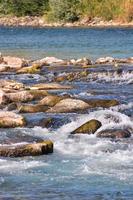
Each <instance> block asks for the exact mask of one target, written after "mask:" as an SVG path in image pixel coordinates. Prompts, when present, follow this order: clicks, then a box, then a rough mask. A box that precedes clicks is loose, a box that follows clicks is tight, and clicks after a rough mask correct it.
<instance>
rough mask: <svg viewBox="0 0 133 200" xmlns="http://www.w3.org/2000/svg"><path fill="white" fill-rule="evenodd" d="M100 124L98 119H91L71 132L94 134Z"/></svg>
mask: <svg viewBox="0 0 133 200" xmlns="http://www.w3.org/2000/svg"><path fill="white" fill-rule="evenodd" d="M101 126H102V124H101V122H100V121H98V120H95V119H92V120H90V121H88V122H86V123H85V124H83V125H82V126H80V127H79V128H77V129H76V130H74V131H73V132H72V133H71V134H94V133H95V132H96V131H97V130H98V129H99V128H100V127H101Z"/></svg>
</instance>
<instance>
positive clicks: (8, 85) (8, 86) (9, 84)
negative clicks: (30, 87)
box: [0, 79, 24, 91]
mask: <svg viewBox="0 0 133 200" xmlns="http://www.w3.org/2000/svg"><path fill="white" fill-rule="evenodd" d="M0 88H3V89H4V91H8V90H12V89H13V90H20V89H23V88H24V85H23V83H19V82H16V81H14V80H5V79H1V80H0Z"/></svg>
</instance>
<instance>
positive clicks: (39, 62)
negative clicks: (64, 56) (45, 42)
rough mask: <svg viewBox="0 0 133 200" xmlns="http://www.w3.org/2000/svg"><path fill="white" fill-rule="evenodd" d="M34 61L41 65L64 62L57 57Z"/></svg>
mask: <svg viewBox="0 0 133 200" xmlns="http://www.w3.org/2000/svg"><path fill="white" fill-rule="evenodd" d="M34 63H37V64H40V65H41V66H44V65H50V64H54V63H56V64H64V60H61V59H58V58H55V57H46V58H43V59H41V60H37V61H34Z"/></svg>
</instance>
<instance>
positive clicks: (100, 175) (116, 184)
mask: <svg viewBox="0 0 133 200" xmlns="http://www.w3.org/2000/svg"><path fill="white" fill-rule="evenodd" d="M0 51H1V52H2V53H4V54H10V55H15V56H16V55H18V56H22V57H23V56H24V57H25V58H31V59H36V58H41V57H45V56H56V57H59V58H73V57H77V58H79V57H82V56H87V57H90V58H92V59H95V58H97V57H101V56H114V57H121V58H123V57H130V56H133V29H122V28H117V29H116V28H107V29H94V28H93V29H87V28H76V29H73V28H71V29H67V28H56V29H53V28H44V29H36V28H3V27H1V28H0ZM120 68H121V69H122V73H121V74H118V73H117V72H116V70H117V69H116V68H111V67H110V66H105V67H100V68H92V69H90V68H89V72H90V73H89V75H88V76H87V77H86V79H85V80H82V81H81V80H78V81H74V82H69V83H68V82H66V84H72V85H73V86H74V88H73V89H72V90H68V91H58V93H59V94H64V93H65V94H66V93H67V94H69V95H72V96H73V97H74V98H82V99H110V98H113V99H117V100H118V101H119V102H120V105H119V106H115V107H113V108H109V109H103V108H96V109H94V110H87V113H86V114H78V113H72V114H70V113H66V114H46V113H35V114H25V115H24V116H25V117H26V119H27V121H28V122H31V121H32V122H33V121H34V122H37V121H38V120H39V119H43V118H49V117H52V118H56V119H57V121H56V122H55V123H54V124H53V126H51V127H50V128H48V129H47V128H42V127H34V128H28V127H27V128H15V129H1V130H0V141H3V140H7V139H9V138H12V137H13V136H14V135H15V136H16V135H17V136H18V137H19V138H21V135H23V136H24V135H30V136H38V137H41V138H42V139H46V138H49V139H51V140H52V141H53V142H54V153H53V154H51V155H47V156H46V155H44V156H39V157H25V158H0V199H2V200H36V199H37V200H132V199H133V136H132V137H131V138H129V139H125V140H118V141H114V140H109V139H98V138H96V136H95V135H80V136H77V137H74V138H71V137H70V135H69V134H70V133H71V131H73V130H74V129H76V128H77V127H79V126H80V125H81V124H83V123H84V122H86V121H88V120H90V119H97V120H99V121H101V123H102V127H101V128H102V129H104V128H107V129H108V128H111V127H113V128H118V127H120V128H130V129H132V130H133V92H132V91H133V66H132V65H130V66H121V65H120ZM52 70H53V71H52ZM76 70H79V71H81V70H82V69H81V68H80V67H76V66H74V67H73V68H68V71H69V72H71V71H73V72H75V71H76ZM55 71H56V75H57V76H58V75H61V74H64V71H63V69H62V70H61V71H60V69H59V68H57V69H54V68H49V67H48V68H46V67H45V68H44V72H43V73H41V74H35V75H28V74H27V75H26V74H25V75H23V74H21V75H19V74H18V75H15V74H13V73H11V74H10V73H8V74H0V79H3V78H4V79H15V80H17V81H19V82H23V83H24V84H33V83H38V82H48V81H50V80H51V77H53V76H54V74H55V73H54V72H55ZM68 71H67V70H66V72H68ZM56 92H57V91H56ZM0 143H1V142H0Z"/></svg>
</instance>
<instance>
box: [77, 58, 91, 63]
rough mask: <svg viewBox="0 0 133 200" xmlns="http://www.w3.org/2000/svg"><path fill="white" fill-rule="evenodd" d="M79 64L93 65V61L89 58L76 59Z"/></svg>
mask: <svg viewBox="0 0 133 200" xmlns="http://www.w3.org/2000/svg"><path fill="white" fill-rule="evenodd" d="M75 64H77V65H92V61H91V60H90V59H88V58H81V59H78V60H76V61H75Z"/></svg>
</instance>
